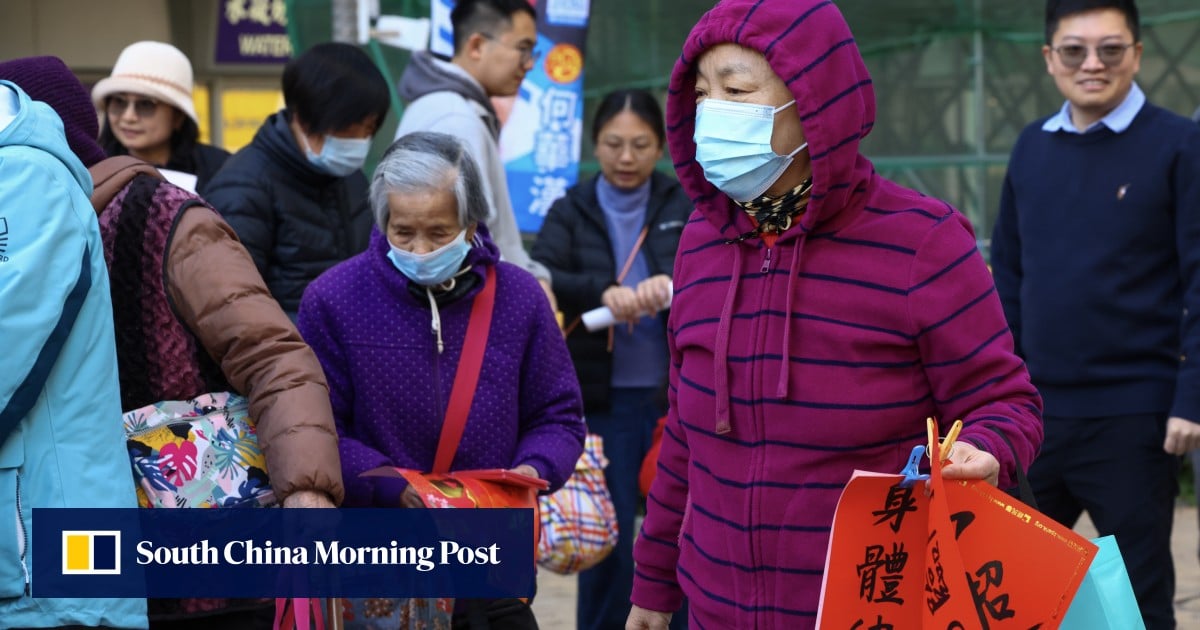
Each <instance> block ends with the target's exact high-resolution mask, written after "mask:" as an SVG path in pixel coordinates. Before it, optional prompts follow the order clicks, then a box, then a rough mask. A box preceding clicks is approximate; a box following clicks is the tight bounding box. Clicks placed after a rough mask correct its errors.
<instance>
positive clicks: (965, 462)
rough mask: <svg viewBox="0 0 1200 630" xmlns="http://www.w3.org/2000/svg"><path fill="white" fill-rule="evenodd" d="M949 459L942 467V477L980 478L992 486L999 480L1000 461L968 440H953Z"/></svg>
mask: <svg viewBox="0 0 1200 630" xmlns="http://www.w3.org/2000/svg"><path fill="white" fill-rule="evenodd" d="M950 461H952V462H953V463H947V464H946V467H945V468H943V469H942V478H944V479H982V480H984V481H986V482H988V483H990V484H992V485H993V486H994V485H996V484H997V483H999V481H1000V462H999V461H998V460H997V459H996V458H995V457H994V456H993V455H992V454H991V453H988V452H987V451H981V450H979V449H977V448H975V446H974V445H972V444H971V443H969V442H955V443H954V448H953V449H952V450H951V451H950Z"/></svg>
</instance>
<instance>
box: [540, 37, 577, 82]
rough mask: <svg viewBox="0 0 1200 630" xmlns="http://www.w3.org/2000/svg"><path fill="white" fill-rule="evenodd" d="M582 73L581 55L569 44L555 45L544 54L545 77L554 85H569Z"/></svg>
mask: <svg viewBox="0 0 1200 630" xmlns="http://www.w3.org/2000/svg"><path fill="white" fill-rule="evenodd" d="M581 72H583V53H581V52H579V49H578V48H576V47H575V46H572V45H571V44H555V45H554V48H551V49H550V52H549V53H547V54H546V76H547V77H550V80H551V81H554V82H555V83H570V82H572V81H574V80H575V79H578V78H579V74H580V73H581Z"/></svg>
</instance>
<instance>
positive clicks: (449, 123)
mask: <svg viewBox="0 0 1200 630" xmlns="http://www.w3.org/2000/svg"><path fill="white" fill-rule="evenodd" d="M450 23H451V25H452V27H453V29H454V56H453V57H451V58H450V59H443V58H440V57H439V56H436V55H434V54H433V53H431V52H429V51H420V52H417V53H414V54H413V56H412V60H411V61H410V62H409V64H408V67H407V68H406V69H405V70H404V74H403V75H402V76H401V77H400V87H399V92H400V97H401V98H403V99H404V100H405V101H407V102H408V107H407V108H406V109H405V110H404V116H403V117H402V118H401V119H400V127H399V128H398V129H397V130H396V137H397V138H399V137H400V136H403V135H404V134H407V133H411V132H414V131H440V132H443V133H448V134H451V135H453V136H456V137H457V138H458V139H459V140H461V141H462V142H463V143H464V144H465V145H466V146H467V151H468V152H469V153H470V154H471V157H473V158H475V161H476V163H478V164H479V168H480V170H481V171H482V172H483V186H484V191H483V192H484V195H485V196H486V197H487V198H488V201H489V203H490V204H491V207H490V208H489V210H488V220H487V228H488V232H489V233H490V235H491V237H492V240H493V241H494V242H495V243H496V245H497V246H498V247H499V248H500V256H501V258H502V259H503V260H505V261H507V262H510V263H512V264H514V265H517V266H518V267H521V268H522V269H525V270H526V271H528V272H530V273H532V274H533V275H534V276H535V277H536V278H537V279H538V282H539V283H540V284H541V285H542V289H543V290H544V291H545V292H546V296H547V297H548V298H549V299H550V304H551V306H556V305H555V300H554V294H553V293H552V292H551V290H550V272H549V271H548V270H547V269H546V267H545V266H543V265H542V264H541V263H538V262H536V261H534V260H533V259H532V258H530V256H529V253H528V252H527V251H526V250H525V247H524V244H523V243H522V242H521V233H520V232H519V231H518V229H517V219H516V216H515V215H514V214H513V207H512V201H511V200H510V198H509V196H508V180H507V179H506V176H505V172H504V163H503V161H502V160H501V159H500V144H499V140H500V118H499V116H498V115H497V114H496V109H495V107H494V106H493V105H492V101H491V97H493V96H513V95H514V94H516V93H517V89H518V88H520V87H521V81H522V80H523V79H524V78H525V73H526V72H529V70H530V69H532V68H533V64H534V62H535V61H537V58H538V56H539V54H538V51H536V50H535V49H534V46H535V45H536V44H537V14H536V13H535V12H534V9H533V6H532V5H530V4H529V0H458V2H457V4H455V6H454V10H453V11H451V12H450ZM556 310H557V309H556Z"/></svg>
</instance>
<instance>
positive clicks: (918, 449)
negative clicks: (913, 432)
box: [899, 444, 929, 488]
mask: <svg viewBox="0 0 1200 630" xmlns="http://www.w3.org/2000/svg"><path fill="white" fill-rule="evenodd" d="M924 456H925V445H924V444H918V445H916V446H914V447H913V450H912V454H910V455H909V456H908V463H906V464H904V469H903V470H901V471H900V474H901V475H904V479H901V480H900V484H899V485H900V487H901V488H911V487H912V485H913V484H914V483H916V482H918V481H925V480H926V479H929V475H928V474H922V473H921V472H920V465H921V458H922V457H924Z"/></svg>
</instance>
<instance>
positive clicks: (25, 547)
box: [17, 472, 29, 595]
mask: <svg viewBox="0 0 1200 630" xmlns="http://www.w3.org/2000/svg"><path fill="white" fill-rule="evenodd" d="M17 533H18V537H17V544H19V545H20V546H21V548H20V557H21V574H22V575H24V576H25V594H26V595H29V567H27V566H25V556H26V555H27V554H28V553H29V530H27V529H25V521H23V520H21V473H19V472H18V473H17Z"/></svg>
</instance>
